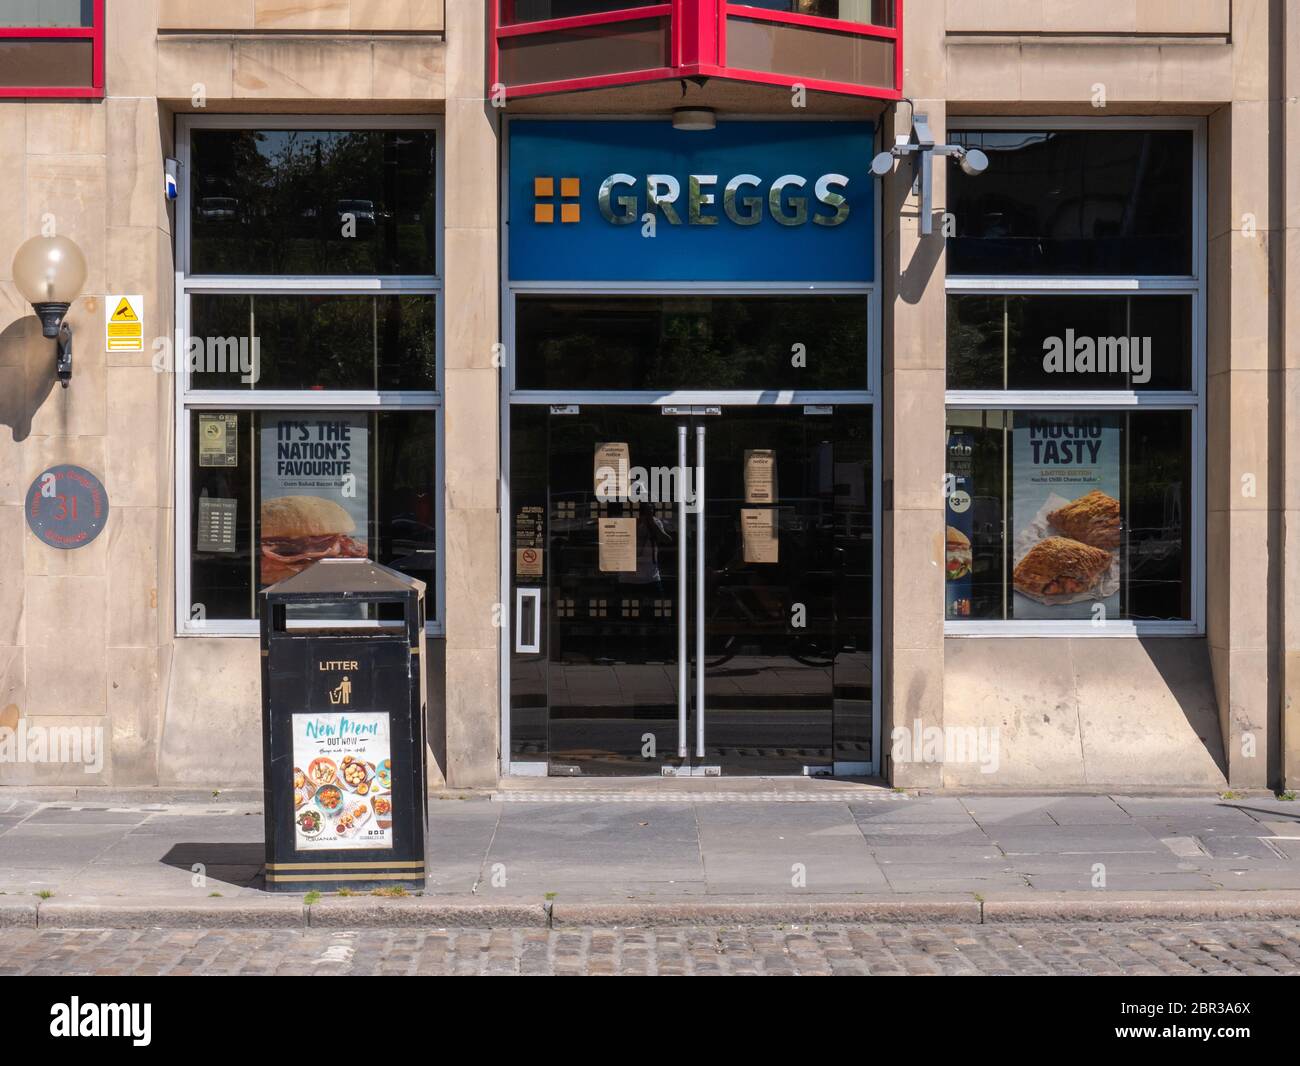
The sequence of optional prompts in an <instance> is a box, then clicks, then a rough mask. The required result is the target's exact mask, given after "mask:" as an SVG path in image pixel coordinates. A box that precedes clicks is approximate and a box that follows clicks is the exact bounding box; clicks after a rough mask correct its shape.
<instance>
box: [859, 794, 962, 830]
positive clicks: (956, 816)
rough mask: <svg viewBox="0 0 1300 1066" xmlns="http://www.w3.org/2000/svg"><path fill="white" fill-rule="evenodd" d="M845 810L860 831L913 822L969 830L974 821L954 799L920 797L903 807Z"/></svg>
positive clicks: (877, 805) (866, 805)
mask: <svg viewBox="0 0 1300 1066" xmlns="http://www.w3.org/2000/svg"><path fill="white" fill-rule="evenodd" d="M849 810H851V811H852V812H853V817H854V818H856V819H857V820H858V824H859V825H862V826H864V827H865V826H867V825H876V824H891V823H894V824H896V823H913V822H955V823H958V824H960V825H966V826H969V825H972V824H974V821H975V820H974V819H973V818H972V817H971V816H970V812H969V811H967V810H966V808H965V806H963V804H962V801H961V800H960V799H958V798H957V797H955V796H921V797H918V798H917V799H914V800H910V801H908V802H907V803H850V804H849Z"/></svg>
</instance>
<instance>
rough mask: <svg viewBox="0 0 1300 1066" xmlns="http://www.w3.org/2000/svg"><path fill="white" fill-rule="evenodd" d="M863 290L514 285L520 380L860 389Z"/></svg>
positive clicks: (582, 385) (570, 385) (863, 378)
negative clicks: (622, 290) (643, 290)
mask: <svg viewBox="0 0 1300 1066" xmlns="http://www.w3.org/2000/svg"><path fill="white" fill-rule="evenodd" d="M868 300H869V297H868V296H867V295H865V294H851V295H850V294H845V295H838V296H795V295H782V294H776V293H773V294H767V295H762V296H738V295H735V296H691V295H686V294H682V295H673V296H621V295H612V294H599V295H572V296H570V295H520V297H519V298H518V300H517V301H516V304H515V316H516V322H515V334H516V337H517V338H518V345H519V364H518V368H517V371H516V387H517V388H522V389H774V388H779V389H859V390H860V389H866V388H867V387H868V382H867V354H866V353H867V350H868V346H867V332H868V311H869V303H868Z"/></svg>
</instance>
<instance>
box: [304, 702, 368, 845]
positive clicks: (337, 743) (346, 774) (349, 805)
mask: <svg viewBox="0 0 1300 1066" xmlns="http://www.w3.org/2000/svg"><path fill="white" fill-rule="evenodd" d="M350 698H351V687H350V682H349V679H348V678H347V677H346V676H345V677H344V678H343V679H342V680H341V681H340V683H339V686H338V688H337V689H335V691H334V692H332V693H331V695H330V699H331V702H333V701H335V700H336V699H337V700H338V701H339V702H346V701H347V700H348V699H350ZM293 763H294V766H293V806H294V819H293V820H294V841H295V848H296V849H297V850H298V851H319V850H323V849H324V850H334V849H345V848H347V849H355V848H391V847H392V846H393V751H392V741H391V739H390V736H389V720H388V715H387V714H378V713H354V712H350V711H349V712H342V713H324V714H295V715H294V716H293Z"/></svg>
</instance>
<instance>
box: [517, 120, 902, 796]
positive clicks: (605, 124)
mask: <svg viewBox="0 0 1300 1066" xmlns="http://www.w3.org/2000/svg"><path fill="white" fill-rule="evenodd" d="M506 144H507V145H508V153H507V155H506V162H505V171H504V175H505V176H504V179H503V188H504V190H505V203H504V204H503V209H504V211H505V212H506V215H507V222H506V233H507V238H506V255H505V257H504V286H503V294H502V298H503V312H504V313H503V320H504V322H505V336H506V337H507V338H508V339H507V342H506V344H507V350H508V352H509V353H510V354H511V355H512V358H508V359H507V360H506V361H505V362H506V366H505V377H506V385H505V388H504V395H505V397H506V410H505V412H504V415H503V425H504V441H503V450H502V454H503V456H504V457H506V461H507V466H506V470H505V474H504V478H503V480H504V484H505V485H506V489H507V492H508V496H507V497H506V500H505V501H503V517H504V518H505V520H504V521H503V523H502V527H503V553H504V558H505V567H504V572H505V573H504V581H503V591H504V592H505V593H506V602H507V603H509V604H510V606H511V609H512V623H511V629H510V639H509V642H508V645H507V647H506V648H505V649H504V663H505V677H504V679H503V680H504V683H505V685H506V686H507V692H508V695H507V698H506V710H507V713H506V716H505V719H504V722H503V737H508V738H509V741H508V743H509V766H508V772H510V773H512V774H538V775H541V774H550V775H556V776H567V775H628V774H630V775H644V774H656V775H658V774H665V775H679V776H681V775H700V776H714V775H720V774H809V775H822V774H831V773H854V774H865V773H870V772H874V771H875V769H876V768H877V767H878V765H879V762H878V760H879V752H878V750H877V741H878V737H879V710H878V707H877V705H876V698H875V693H876V690H877V678H876V663H877V662H878V655H877V653H876V649H877V640H878V631H877V626H876V624H875V617H876V607H877V598H876V592H875V574H876V572H877V568H878V565H879V562H878V556H879V550H878V543H877V539H876V537H875V535H874V531H875V529H876V528H877V519H878V515H877V501H878V498H879V492H878V486H877V482H876V471H877V463H876V459H875V457H876V454H877V452H878V442H877V426H878V422H877V420H876V418H875V416H874V413H873V403H874V389H875V385H876V380H877V374H878V371H877V355H878V350H879V342H878V337H879V315H880V308H879V303H878V295H877V289H876V284H875V281H876V276H877V269H878V267H877V256H878V230H877V218H878V214H879V211H878V205H877V198H878V189H877V186H876V183H875V182H874V181H873V180H872V179H871V178H870V177H869V175H868V168H869V166H870V162H871V157H872V155H873V153H874V147H875V131H874V128H873V126H872V125H871V124H870V123H867V122H862V121H839V122H835V121H822V122H811V121H806V120H805V121H784V122H782V121H770V120H745V121H732V122H727V123H725V124H721V123H720V124H718V125H717V126H716V127H715V128H712V129H706V130H693V129H686V130H684V129H678V128H674V126H673V125H672V124H670V123H668V122H665V121H662V120H660V121H653V120H647V121H627V120H621V121H617V122H615V121H606V120H600V119H593V120H567V119H561V120H546V119H523V118H521V119H512V120H510V121H509V123H508V124H507V134H506Z"/></svg>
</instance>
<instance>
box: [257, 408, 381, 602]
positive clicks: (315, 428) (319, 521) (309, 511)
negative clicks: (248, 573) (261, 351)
mask: <svg viewBox="0 0 1300 1066" xmlns="http://www.w3.org/2000/svg"><path fill="white" fill-rule="evenodd" d="M368 432H369V430H368V421H367V416H366V415H364V414H359V415H338V414H332V413H331V414H319V415H307V414H292V413H291V414H287V415H284V416H281V417H277V418H268V419H266V420H265V421H264V422H263V423H262V428H261V477H260V493H261V507H260V512H259V513H260V555H261V563H260V568H261V571H260V572H261V582H262V584H263V585H273V584H275V583H276V582H277V581H283V580H284V579H285V578H287V577H292V576H293V575H294V574H297V573H300V572H301V571H303V570H305V569H306V568H307V567H308V566H310V565H311V564H312V563H314V562H316V561H317V560H319V559H364V558H365V557H366V556H367V553H368V541H367V535H366V529H367V523H368V518H369V516H368V514H367V498H368V494H367V483H368V456H369V447H368V443H369V442H368Z"/></svg>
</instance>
